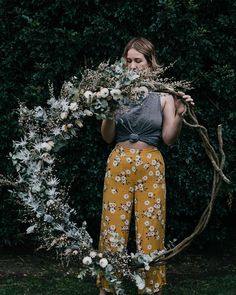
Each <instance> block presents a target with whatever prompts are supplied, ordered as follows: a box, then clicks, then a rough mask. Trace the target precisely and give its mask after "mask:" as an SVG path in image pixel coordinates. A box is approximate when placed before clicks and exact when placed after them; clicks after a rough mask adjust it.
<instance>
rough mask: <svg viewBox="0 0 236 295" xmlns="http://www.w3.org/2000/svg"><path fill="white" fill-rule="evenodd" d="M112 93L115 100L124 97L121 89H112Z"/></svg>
mask: <svg viewBox="0 0 236 295" xmlns="http://www.w3.org/2000/svg"><path fill="white" fill-rule="evenodd" d="M110 93H111V96H112V97H113V99H114V100H119V99H121V98H122V94H121V91H120V89H112V90H111V91H110Z"/></svg>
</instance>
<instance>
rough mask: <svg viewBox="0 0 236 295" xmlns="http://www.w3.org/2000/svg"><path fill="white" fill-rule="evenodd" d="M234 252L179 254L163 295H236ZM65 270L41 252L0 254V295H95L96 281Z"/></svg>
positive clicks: (170, 266) (133, 293) (168, 266)
mask: <svg viewBox="0 0 236 295" xmlns="http://www.w3.org/2000/svg"><path fill="white" fill-rule="evenodd" d="M231 249H232V248H231ZM233 253H235V252H233ZM233 253H232V252H231V253H230V254H229V253H228V254H224V255H223V256H222V255H219V253H218V254H217V253H214V254H212V253H210V254H209V253H208V254H207V253H204V254H199V253H197V254H196V253H194V254H193V253H191V252H190V251H187V252H184V253H182V254H180V255H179V256H178V257H177V258H175V259H173V260H171V261H170V262H169V263H168V265H167V286H166V287H165V289H164V292H163V295H236V263H235V262H236V257H235V255H233V256H232V254H233ZM67 270H68V269H63V268H62V267H61V266H60V264H59V263H58V261H55V259H52V258H49V257H47V256H45V254H44V253H41V254H38V253H37V254H35V253H30V254H22V253H15V252H14V253H7V254H6V253H5V254H0V295H96V294H98V290H97V288H96V285H95V279H91V278H87V279H86V280H84V281H79V280H78V279H77V278H76V274H75V273H74V272H73V271H72V272H70V273H69V272H67ZM128 288H129V293H130V294H132V295H135V294H137V292H136V289H135V288H133V286H128Z"/></svg>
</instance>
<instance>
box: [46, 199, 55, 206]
mask: <svg viewBox="0 0 236 295" xmlns="http://www.w3.org/2000/svg"><path fill="white" fill-rule="evenodd" d="M53 204H54V201H53V200H48V201H47V203H46V205H47V207H50V206H51V205H53Z"/></svg>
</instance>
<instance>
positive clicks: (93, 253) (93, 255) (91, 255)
mask: <svg viewBox="0 0 236 295" xmlns="http://www.w3.org/2000/svg"><path fill="white" fill-rule="evenodd" d="M89 256H90V257H91V258H95V257H96V256H97V252H96V251H91V252H90V253H89Z"/></svg>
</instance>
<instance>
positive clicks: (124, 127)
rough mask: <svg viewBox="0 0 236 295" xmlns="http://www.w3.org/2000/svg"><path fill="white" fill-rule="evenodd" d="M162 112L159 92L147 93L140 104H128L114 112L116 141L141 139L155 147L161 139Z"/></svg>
mask: <svg viewBox="0 0 236 295" xmlns="http://www.w3.org/2000/svg"><path fill="white" fill-rule="evenodd" d="M162 121H163V114H162V111H161V102H160V94H159V93H156V92H151V93H149V94H148V95H147V96H146V97H145V98H144V99H143V101H142V103H140V104H137V103H135V104H133V105H130V103H129V104H128V107H125V103H124V102H123V107H121V109H119V110H118V112H117V113H116V137H115V141H116V142H121V141H125V140H129V141H130V142H137V141H143V142H145V143H147V144H150V145H153V146H155V147H158V146H159V142H160V140H161V131H162Z"/></svg>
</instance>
